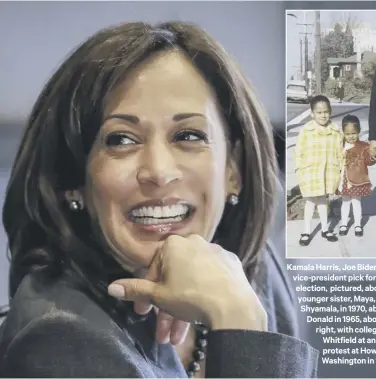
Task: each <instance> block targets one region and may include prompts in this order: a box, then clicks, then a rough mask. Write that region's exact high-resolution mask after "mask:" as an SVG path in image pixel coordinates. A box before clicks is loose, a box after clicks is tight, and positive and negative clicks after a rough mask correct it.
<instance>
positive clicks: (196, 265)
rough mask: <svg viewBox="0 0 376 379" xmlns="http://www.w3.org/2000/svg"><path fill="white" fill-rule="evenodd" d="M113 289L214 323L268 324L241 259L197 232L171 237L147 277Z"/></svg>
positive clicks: (217, 325)
mask: <svg viewBox="0 0 376 379" xmlns="http://www.w3.org/2000/svg"><path fill="white" fill-rule="evenodd" d="M109 294H110V295H112V296H115V297H118V298H122V299H124V300H129V301H134V302H136V303H139V302H142V303H144V304H148V303H150V304H153V305H155V306H157V307H158V308H159V309H160V311H163V312H164V313H166V314H168V315H171V316H172V317H174V318H175V319H177V320H184V321H186V322H194V321H199V322H202V323H203V324H205V325H207V326H209V327H210V328H212V329H250V330H260V331H264V330H266V328H267V316H266V312H265V310H264V309H263V307H262V305H261V303H260V301H259V299H258V297H257V296H256V294H255V292H254V291H253V289H252V287H251V286H250V284H249V282H248V280H247V278H246V276H245V274H244V271H243V268H242V265H241V262H240V261H239V259H238V258H237V257H236V256H235V255H234V254H232V253H229V252H228V251H225V250H224V249H222V248H221V247H220V246H218V245H215V244H210V243H208V242H206V241H205V240H204V239H202V238H201V237H200V236H198V235H192V236H189V237H187V238H183V237H180V236H170V237H168V238H167V239H166V241H165V243H164V244H163V246H162V248H161V249H159V251H157V253H156V255H155V257H154V259H153V261H152V263H151V265H150V268H149V273H148V275H147V278H145V279H121V280H117V281H115V282H114V283H112V284H111V285H110V286H109Z"/></svg>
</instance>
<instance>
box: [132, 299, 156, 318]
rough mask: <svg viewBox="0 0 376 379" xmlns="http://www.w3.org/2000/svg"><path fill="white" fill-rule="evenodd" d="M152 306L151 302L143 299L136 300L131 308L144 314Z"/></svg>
mask: <svg viewBox="0 0 376 379" xmlns="http://www.w3.org/2000/svg"><path fill="white" fill-rule="evenodd" d="M152 308H153V304H150V303H148V302H144V301H136V302H135V303H134V306H133V310H134V311H135V313H137V314H139V315H146V314H147V313H149V312H150V311H151V310H152Z"/></svg>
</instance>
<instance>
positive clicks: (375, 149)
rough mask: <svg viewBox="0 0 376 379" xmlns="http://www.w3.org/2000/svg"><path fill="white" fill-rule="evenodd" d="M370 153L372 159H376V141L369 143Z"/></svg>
mask: <svg viewBox="0 0 376 379" xmlns="http://www.w3.org/2000/svg"><path fill="white" fill-rule="evenodd" d="M369 152H370V154H371V156H372V158H374V159H375V158H376V141H370V143H369Z"/></svg>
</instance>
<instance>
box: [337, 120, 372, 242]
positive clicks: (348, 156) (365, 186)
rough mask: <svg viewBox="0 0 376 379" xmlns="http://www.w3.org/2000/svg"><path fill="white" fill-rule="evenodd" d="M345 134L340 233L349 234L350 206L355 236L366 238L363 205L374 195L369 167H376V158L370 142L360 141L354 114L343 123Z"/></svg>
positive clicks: (357, 121) (340, 190)
mask: <svg viewBox="0 0 376 379" xmlns="http://www.w3.org/2000/svg"><path fill="white" fill-rule="evenodd" d="M342 130H343V133H344V165H343V169H342V173H341V183H340V186H339V189H338V190H339V193H340V194H341V196H342V207H341V218H342V222H341V226H340V228H339V234H340V235H342V236H344V235H346V234H347V233H348V218H349V213H350V206H351V204H352V206H353V214H354V222H355V235H356V236H357V237H361V236H362V235H363V227H362V226H361V219H362V203H361V198H362V197H363V196H369V195H371V181H370V179H369V176H368V166H371V165H374V164H375V163H376V159H374V158H372V156H371V154H370V150H369V143H367V142H364V141H359V133H360V121H359V118H358V117H356V116H354V115H347V116H345V117H344V118H343V120H342Z"/></svg>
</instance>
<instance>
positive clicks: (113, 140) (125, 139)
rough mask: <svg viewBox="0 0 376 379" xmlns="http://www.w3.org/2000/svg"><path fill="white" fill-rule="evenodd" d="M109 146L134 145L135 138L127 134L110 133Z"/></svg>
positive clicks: (107, 142)
mask: <svg viewBox="0 0 376 379" xmlns="http://www.w3.org/2000/svg"><path fill="white" fill-rule="evenodd" d="M106 144H107V145H108V146H120V145H134V144H136V142H135V140H134V139H132V138H130V137H129V136H127V135H126V134H120V133H116V134H110V135H109V136H108V137H107V139H106Z"/></svg>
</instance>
